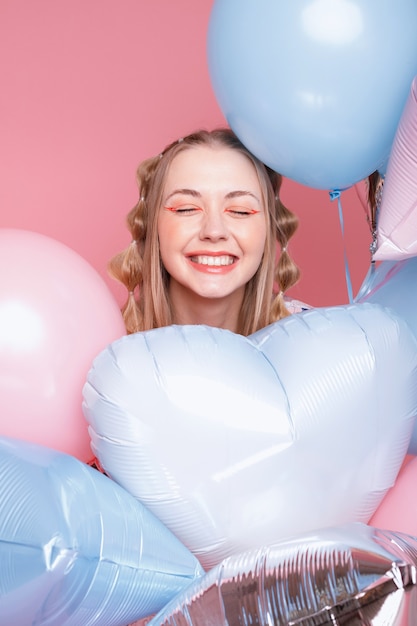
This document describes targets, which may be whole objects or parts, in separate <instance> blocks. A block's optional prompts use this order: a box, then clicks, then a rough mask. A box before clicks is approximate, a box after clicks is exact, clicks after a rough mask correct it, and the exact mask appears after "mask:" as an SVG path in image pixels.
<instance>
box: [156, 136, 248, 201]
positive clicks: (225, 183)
mask: <svg viewBox="0 0 417 626" xmlns="http://www.w3.org/2000/svg"><path fill="white" fill-rule="evenodd" d="M171 188H192V189H198V190H202V191H203V190H205V189H213V188H221V189H223V188H227V189H230V188H233V189H248V190H250V191H256V192H257V193H260V183H259V180H258V175H257V172H256V170H255V167H254V165H253V163H252V162H251V161H250V160H249V158H248V157H246V156H245V155H244V154H242V153H241V152H238V151H237V150H234V149H232V148H228V147H224V146H190V147H187V148H186V149H185V150H182V151H181V152H179V153H178V154H177V155H176V156H175V157H174V159H173V160H172V162H171V164H170V166H169V168H168V171H167V176H166V180H165V189H166V191H169V190H170V189H171Z"/></svg>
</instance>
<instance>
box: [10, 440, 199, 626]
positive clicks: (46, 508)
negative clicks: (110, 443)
mask: <svg viewBox="0 0 417 626" xmlns="http://www.w3.org/2000/svg"><path fill="white" fill-rule="evenodd" d="M202 573H203V572H202V569H201V567H200V566H199V564H198V562H197V560H196V559H195V558H194V557H193V556H192V555H191V553H190V552H189V551H188V550H187V549H186V548H185V547H184V546H183V545H182V544H181V543H180V542H179V541H178V539H176V538H175V537H174V536H173V535H172V534H171V533H170V532H169V531H168V530H167V529H166V528H165V527H164V526H163V524H162V523H161V522H159V521H158V520H157V519H156V518H155V517H154V516H153V515H152V514H151V513H150V512H149V511H148V510H147V509H146V508H145V507H144V506H143V505H141V504H140V503H139V502H137V501H136V500H135V499H134V498H133V497H132V496H131V495H129V494H128V493H127V492H126V491H124V490H123V489H122V488H121V487H120V486H119V485H117V484H116V483H114V482H113V481H112V480H110V479H109V478H107V477H106V476H104V475H103V474H100V472H98V471H97V470H95V469H92V468H91V467H88V466H87V465H84V464H83V463H81V461H78V460H77V459H75V458H73V457H71V456H68V455H65V454H63V453H61V452H57V451H55V450H50V449H48V448H45V447H41V446H37V445H35V444H31V443H25V442H22V441H16V440H12V439H6V438H1V439H0V622H1V624H4V625H6V624H10V625H12V624H13V625H14V624H16V625H19V626H25V625H31V624H39V625H40V624H48V626H90V625H92V624H100V626H117V625H118V626H125V625H126V624H128V623H130V622H133V621H134V620H137V619H139V618H142V617H146V616H148V615H149V614H153V613H154V612H155V611H157V610H160V609H161V608H162V607H163V606H164V605H165V604H166V603H167V602H168V601H169V600H170V599H172V598H173V597H174V596H175V595H176V594H177V593H178V592H179V591H180V590H182V589H184V588H185V586H187V585H188V584H189V583H190V582H191V581H193V580H194V579H195V578H196V577H197V576H200V575H201V574H202Z"/></svg>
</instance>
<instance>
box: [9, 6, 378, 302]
mask: <svg viewBox="0 0 417 626" xmlns="http://www.w3.org/2000/svg"><path fill="white" fill-rule="evenodd" d="M211 6H212V0H198V1H196V0H175V2H173V1H172V0H152V2H149V1H146V0H121V1H119V2H116V1H115V0H71V2H70V1H69V0H36V2H29V1H28V0H0V59H1V61H0V72H1V74H0V80H1V95H0V137H1V140H0V172H1V174H0V228H5V227H13V228H24V229H29V230H34V231H37V232H40V233H43V234H45V235H48V236H50V237H52V238H54V239H56V240H58V241H60V242H63V243H65V244H67V245H68V246H70V247H71V248H73V249H74V250H75V251H77V252H78V253H79V254H80V255H81V256H82V257H84V258H85V259H86V260H87V261H88V262H89V263H90V264H91V265H92V266H93V267H95V268H96V269H97V271H98V272H99V273H100V274H101V276H102V277H103V278H104V279H105V280H106V282H107V284H108V285H109V287H110V289H111V290H112V293H113V294H114V296H115V298H116V299H117V301H118V302H121V301H122V292H121V289H120V288H119V287H118V285H116V283H115V282H114V281H113V280H111V279H110V278H108V277H107V273H106V264H107V260H108V259H109V258H110V257H111V256H112V255H113V254H114V253H115V252H117V251H119V250H120V249H121V248H122V247H124V246H125V245H127V243H128V241H129V237H128V233H127V230H126V228H125V222H124V220H125V215H126V213H127V211H128V210H129V209H130V208H131V206H133V204H134V203H135V202H136V198H137V190H136V184H135V169H136V166H137V164H138V163H139V161H141V160H142V159H143V158H145V157H148V156H150V155H153V154H156V153H158V152H159V151H160V150H161V149H162V148H163V146H164V145H165V144H166V143H168V142H169V141H171V140H172V139H175V138H176V137H177V136H180V135H182V134H185V133H187V132H189V131H191V130H194V129H196V128H199V127H207V128H211V127H214V126H217V125H220V124H223V123H224V118H223V115H222V113H221V111H220V109H219V107H218V105H217V103H216V100H215V96H214V93H213V91H212V88H211V84H210V79H209V74H208V68H207V62H206V31H207V25H208V20H209V15H210V10H211ZM357 187H358V188H356V187H355V188H352V189H350V190H348V191H347V192H344V194H343V195H342V205H343V209H344V216H345V239H344V240H343V239H342V234H341V229H340V224H339V218H338V210H337V204H336V203H335V202H331V201H330V199H329V196H328V193H327V192H326V191H318V190H313V189H309V188H306V187H303V186H301V185H298V184H296V183H294V182H292V181H285V183H284V188H283V200H284V202H285V203H286V204H287V205H288V206H289V207H291V208H292V209H293V210H294V211H295V213H297V214H298V216H299V217H300V229H299V233H298V235H297V237H296V240H295V241H294V243H293V244H292V248H291V250H292V253H293V255H294V257H295V259H296V261H297V262H298V264H299V265H300V267H301V269H302V280H301V282H300V284H299V285H298V286H297V287H296V288H295V289H294V290H293V295H294V296H295V297H298V298H300V299H303V300H305V301H306V302H309V303H310V304H312V305H315V306H327V305H330V304H343V303H345V302H347V301H348V296H347V291H346V282H345V270H344V258H343V251H344V245H346V249H347V253H348V257H349V267H350V271H351V274H352V280H353V287H354V292H356V291H357V289H358V288H359V286H360V284H361V283H362V280H363V278H364V276H365V274H366V271H367V269H368V265H369V243H370V234H369V229H368V225H367V223H366V218H365V211H364V208H363V206H362V204H361V202H360V200H359V196H358V191H361V192H363V185H359V186H357ZM11 262H12V260H11ZM1 271H4V268H2V269H1ZM22 285H23V287H22V288H24V277H23V276H22Z"/></svg>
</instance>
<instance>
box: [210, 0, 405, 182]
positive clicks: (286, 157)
mask: <svg viewBox="0 0 417 626" xmlns="http://www.w3.org/2000/svg"><path fill="white" fill-rule="evenodd" d="M416 31H417V3H416V2H415V0H398V2H396V4H395V7H394V6H393V5H392V3H390V2H382V3H381V2H380V0H368V1H367V2H363V1H362V0H298V1H297V2H288V1H287V0H257V2H253V0H215V2H214V4H213V7H212V11H211V15H210V21H209V28H208V38H207V57H208V66H209V73H210V78H211V82H212V86H213V90H214V93H215V95H216V98H217V101H218V103H219V106H220V108H221V110H222V112H223V114H224V116H225V117H226V119H227V121H228V123H229V124H230V126H231V128H232V129H233V130H234V131H235V133H236V134H237V135H238V137H239V138H240V139H241V141H242V142H243V143H244V144H245V145H246V146H247V147H248V148H249V149H250V150H251V151H252V152H253V153H254V154H255V155H257V156H258V157H259V158H260V159H261V160H262V161H264V162H265V163H266V164H267V165H269V166H270V167H272V168H273V169H275V170H277V171H278V172H281V174H283V175H285V176H287V177H289V178H292V179H293V180H295V181H297V182H299V183H302V184H304V185H308V186H310V187H315V188H318V189H339V190H342V189H345V188H346V187H349V186H351V185H353V184H354V183H356V182H358V181H359V180H362V179H364V178H366V177H367V176H368V175H369V174H371V173H372V172H373V171H375V170H378V169H379V168H380V167H383V166H384V163H385V162H386V159H387V158H388V156H389V153H390V149H391V145H392V142H393V139H394V135H395V131H396V128H397V125H398V122H399V120H400V117H401V113H402V110H403V107H404V104H405V101H406V99H407V94H408V91H409V88H410V84H411V81H412V79H413V77H414V75H415V74H416V73H417V37H416Z"/></svg>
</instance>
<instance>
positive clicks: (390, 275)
mask: <svg viewBox="0 0 417 626" xmlns="http://www.w3.org/2000/svg"><path fill="white" fill-rule="evenodd" d="M372 268H373V271H370V272H369V273H368V275H367V277H366V278H365V280H364V282H363V284H362V286H361V288H360V290H359V293H358V295H357V297H356V301H357V302H362V303H364V302H372V303H374V304H379V305H381V306H384V307H387V308H389V309H391V310H392V311H393V312H395V314H396V315H398V316H399V317H401V318H403V320H404V321H405V322H407V324H408V326H409V327H410V329H411V330H412V331H413V333H414V336H415V337H416V338H417V257H411V258H410V259H405V260H404V261H396V262H395V261H383V262H382V263H380V264H379V265H375V266H372ZM408 451H409V453H410V454H417V424H415V426H414V429H413V433H412V437H411V441H410V445H409V449H408Z"/></svg>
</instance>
